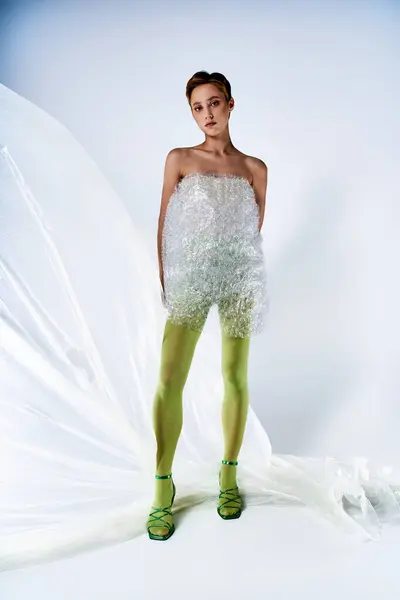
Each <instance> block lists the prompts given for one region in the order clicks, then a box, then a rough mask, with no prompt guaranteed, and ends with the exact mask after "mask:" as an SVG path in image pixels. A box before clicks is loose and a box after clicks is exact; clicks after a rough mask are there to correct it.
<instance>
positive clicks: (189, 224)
mask: <svg viewBox="0 0 400 600" xmlns="http://www.w3.org/2000/svg"><path fill="white" fill-rule="evenodd" d="M258 225H259V208H258V204H257V202H256V198H255V194H254V190H253V187H252V186H251V185H250V183H249V181H248V180H247V179H246V178H245V177H242V176H239V175H233V174H221V173H190V174H188V175H186V176H184V177H183V179H181V180H180V182H179V183H177V185H176V186H175V189H174V192H173V194H172V195H171V198H170V200H169V202H168V206H167V210H166V214H165V221H164V228H163V234H162V261H163V272H164V290H165V296H164V306H165V307H166V309H167V312H168V318H169V319H170V321H172V322H173V323H176V324H180V325H186V326H187V327H189V328H191V329H194V330H196V331H202V329H203V327H204V324H205V322H206V319H207V315H208V313H209V310H210V308H211V306H213V305H214V304H216V305H217V306H218V312H219V317H220V323H221V328H222V330H223V332H224V333H225V334H226V335H229V336H232V337H250V336H251V335H255V334H257V333H260V332H261V331H262V330H263V328H264V325H265V315H266V312H267V310H268V297H267V285H266V284H267V274H266V268H265V261H264V256H263V250H262V236H261V234H260V232H259V230H258Z"/></svg>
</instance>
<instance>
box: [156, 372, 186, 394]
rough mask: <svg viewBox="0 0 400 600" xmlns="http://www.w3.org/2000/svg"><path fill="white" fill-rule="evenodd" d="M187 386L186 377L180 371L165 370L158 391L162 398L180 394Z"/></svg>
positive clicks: (161, 375) (161, 374) (160, 378)
mask: <svg viewBox="0 0 400 600" xmlns="http://www.w3.org/2000/svg"><path fill="white" fill-rule="evenodd" d="M184 386H185V377H184V375H183V374H182V373H180V372H179V370H178V369H176V368H175V369H165V370H163V371H162V372H161V373H160V377H159V382H158V391H159V393H160V394H161V395H162V396H168V395H169V394H171V393H180V392H182V391H183V388H184Z"/></svg>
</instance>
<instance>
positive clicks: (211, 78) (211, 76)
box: [186, 71, 232, 104]
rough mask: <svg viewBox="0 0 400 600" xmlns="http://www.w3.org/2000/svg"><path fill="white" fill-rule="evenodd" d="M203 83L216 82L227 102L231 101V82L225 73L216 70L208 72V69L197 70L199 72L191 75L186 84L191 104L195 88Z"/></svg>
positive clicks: (187, 95) (187, 96)
mask: <svg viewBox="0 0 400 600" xmlns="http://www.w3.org/2000/svg"><path fill="white" fill-rule="evenodd" d="M203 83H212V84H214V85H215V86H216V87H217V88H218V89H219V90H220V91H221V92H222V93H223V95H224V96H225V99H226V101H227V102H229V100H230V99H231V98H232V94H231V84H230V83H229V81H228V80H227V78H226V77H225V75H222V73H216V72H215V73H207V71H197V73H195V74H194V75H192V76H191V78H190V79H189V81H188V82H187V84H186V98H187V100H188V102H189V104H190V98H191V97H192V92H193V90H194V88H196V87H197V86H198V85H202V84H203Z"/></svg>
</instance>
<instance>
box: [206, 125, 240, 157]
mask: <svg viewBox="0 0 400 600" xmlns="http://www.w3.org/2000/svg"><path fill="white" fill-rule="evenodd" d="M201 148H202V149H203V150H206V151H207V152H212V153H213V154H215V155H217V156H225V155H226V154H230V153H231V151H232V150H234V149H235V147H234V145H233V144H232V140H231V137H230V135H229V131H228V130H226V131H224V132H221V133H220V134H219V135H216V136H208V135H206V139H205V140H204V142H203V143H202V144H201Z"/></svg>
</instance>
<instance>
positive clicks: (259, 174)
mask: <svg viewBox="0 0 400 600" xmlns="http://www.w3.org/2000/svg"><path fill="white" fill-rule="evenodd" d="M245 161H246V165H247V167H248V169H249V171H250V172H251V174H252V177H253V182H256V181H258V182H259V183H260V184H262V182H265V183H266V182H267V177H268V167H267V165H266V164H265V162H264V161H263V160H261V158H257V157H256V156H249V155H247V156H246V159H245Z"/></svg>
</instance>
